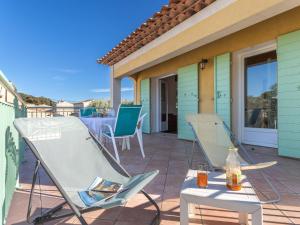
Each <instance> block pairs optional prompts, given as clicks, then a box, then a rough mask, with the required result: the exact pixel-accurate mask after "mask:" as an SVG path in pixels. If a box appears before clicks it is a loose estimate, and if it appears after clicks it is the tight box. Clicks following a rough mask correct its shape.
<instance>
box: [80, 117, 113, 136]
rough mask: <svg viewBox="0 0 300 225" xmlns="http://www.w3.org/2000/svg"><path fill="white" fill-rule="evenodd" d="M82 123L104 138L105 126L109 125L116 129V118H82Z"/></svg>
mask: <svg viewBox="0 0 300 225" xmlns="http://www.w3.org/2000/svg"><path fill="white" fill-rule="evenodd" d="M80 119H81V121H82V122H83V123H84V124H85V125H86V126H87V128H88V129H89V130H90V131H91V132H92V133H93V134H94V135H95V136H96V137H97V138H101V137H102V129H103V124H109V125H111V126H112V127H114V124H115V120H116V118H115V117H80Z"/></svg>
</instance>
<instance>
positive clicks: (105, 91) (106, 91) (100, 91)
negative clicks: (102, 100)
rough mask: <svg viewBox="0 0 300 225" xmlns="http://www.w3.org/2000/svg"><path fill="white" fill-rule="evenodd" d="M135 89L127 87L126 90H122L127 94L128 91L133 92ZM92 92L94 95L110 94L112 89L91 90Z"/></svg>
mask: <svg viewBox="0 0 300 225" xmlns="http://www.w3.org/2000/svg"><path fill="white" fill-rule="evenodd" d="M133 90H134V88H131V87H125V88H121V92H126V91H133ZM90 91H91V92H94V93H109V92H110V89H109V88H96V89H91V90H90Z"/></svg>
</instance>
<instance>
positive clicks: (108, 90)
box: [90, 88, 110, 93]
mask: <svg viewBox="0 0 300 225" xmlns="http://www.w3.org/2000/svg"><path fill="white" fill-rule="evenodd" d="M90 91H91V92H94V93H109V92H110V89H109V88H99V89H91V90H90Z"/></svg>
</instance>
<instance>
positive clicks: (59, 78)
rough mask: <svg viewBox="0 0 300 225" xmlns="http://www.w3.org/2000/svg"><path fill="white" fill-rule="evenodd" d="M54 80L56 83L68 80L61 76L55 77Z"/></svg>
mask: <svg viewBox="0 0 300 225" xmlns="http://www.w3.org/2000/svg"><path fill="white" fill-rule="evenodd" d="M52 79H53V80H56V81H64V80H66V78H65V77H63V76H59V75H55V76H53V77H52Z"/></svg>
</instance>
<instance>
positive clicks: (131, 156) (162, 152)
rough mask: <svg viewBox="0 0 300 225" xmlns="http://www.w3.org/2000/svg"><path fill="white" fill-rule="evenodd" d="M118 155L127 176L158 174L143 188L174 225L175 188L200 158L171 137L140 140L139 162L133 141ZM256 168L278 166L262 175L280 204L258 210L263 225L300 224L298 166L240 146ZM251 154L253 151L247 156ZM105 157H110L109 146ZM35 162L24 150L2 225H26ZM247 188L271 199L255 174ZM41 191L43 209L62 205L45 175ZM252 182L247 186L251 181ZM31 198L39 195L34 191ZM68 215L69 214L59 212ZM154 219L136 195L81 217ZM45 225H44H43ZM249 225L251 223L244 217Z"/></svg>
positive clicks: (211, 221) (224, 216)
mask: <svg viewBox="0 0 300 225" xmlns="http://www.w3.org/2000/svg"><path fill="white" fill-rule="evenodd" d="M118 147H119V150H120V151H119V153H120V158H121V164H122V165H123V166H124V167H125V169H127V170H128V172H129V173H130V174H132V175H135V174H139V173H143V172H146V171H152V170H156V169H159V170H160V173H159V175H158V176H157V177H156V178H155V180H154V181H153V182H151V183H150V184H149V185H147V186H146V187H145V191H147V192H148V193H149V194H150V196H151V197H152V198H154V199H155V200H156V201H157V203H158V206H159V207H160V208H161V223H160V224H162V225H177V224H178V225H179V215H180V214H179V212H180V211H179V210H180V208H179V193H180V187H181V184H182V182H183V180H184V178H185V175H186V172H187V170H188V168H189V163H191V164H192V168H197V166H198V165H199V164H202V163H205V157H204V155H203V153H201V151H200V149H199V147H198V146H197V145H196V146H195V150H194V153H193V155H191V152H192V142H189V141H182V140H177V139H176V135H173V134H151V135H144V149H145V154H146V158H145V159H142V157H141V153H140V150H139V145H138V143H137V140H136V138H134V139H131V150H130V151H121V147H120V146H118ZM245 147H246V149H247V151H248V153H249V154H250V155H251V156H252V157H253V158H254V160H255V161H256V162H264V161H273V160H276V161H278V164H277V165H276V166H273V167H271V168H268V169H265V170H264V171H265V173H266V174H267V176H268V177H269V178H270V180H271V182H272V183H273V185H274V186H275V187H277V189H278V191H279V192H280V193H281V201H280V202H279V203H276V204H275V205H274V204H266V205H264V206H263V207H264V219H265V220H264V225H267V224H272V225H275V224H285V225H286V224H291V223H295V224H300V221H299V220H300V216H299V215H300V173H299V171H300V163H299V160H294V159H288V158H283V157H278V156H277V151H276V149H272V148H263V147H257V146H249V145H246V146H245ZM252 149H254V150H252ZM109 151H111V153H112V154H113V155H114V153H113V149H112V146H111V145H109ZM34 162H35V158H34V156H33V155H32V154H31V152H30V151H29V150H28V151H26V152H25V155H24V161H23V162H22V164H21V168H20V189H21V191H16V192H15V194H14V197H13V201H12V204H11V209H10V211H9V215H8V218H7V224H9V225H10V224H16V225H23V224H24V225H27V223H26V222H25V217H26V210H27V203H28V197H29V193H28V192H29V190H30V188H31V179H32V172H33V169H34ZM246 174H247V176H249V179H250V181H251V182H252V184H253V186H255V188H257V189H258V190H259V196H261V198H262V200H264V199H263V198H265V197H266V198H272V197H273V196H274V193H273V192H272V190H271V189H270V187H269V186H268V184H267V183H266V182H265V181H264V180H263V178H262V176H261V175H260V174H259V173H257V171H247V173H246ZM40 178H41V189H42V191H43V197H42V199H43V207H45V208H51V207H53V206H55V205H56V204H58V203H59V202H61V201H62V199H61V198H59V196H60V194H59V192H58V190H57V189H56V188H55V186H54V185H53V184H52V182H51V181H50V179H49V178H48V177H47V175H46V173H45V172H44V171H43V170H41V171H40ZM251 179H253V180H251ZM35 192H36V193H38V192H39V187H38V186H36V188H35ZM39 204H40V203H39V195H35V198H34V207H33V212H34V213H35V214H38V213H39V210H40V205H39ZM195 207H196V208H195V210H194V212H195V215H194V216H193V217H191V218H190V223H189V225H191V224H192V225H194V224H207V225H233V224H238V220H237V215H238V214H237V213H236V212H229V211H226V210H223V209H218V208H214V207H207V206H200V207H199V206H195ZM64 210H69V209H64ZM154 214H155V208H154V207H153V206H152V205H151V204H149V202H148V201H147V199H146V198H145V197H144V196H143V195H142V194H138V195H136V196H134V197H133V198H132V199H130V200H129V201H128V202H127V203H126V207H118V208H113V209H109V210H97V211H94V212H89V213H87V214H85V215H84V217H85V218H86V220H87V221H88V223H89V224H92V225H97V224H99V225H113V224H114V225H129V224H130V225H143V224H149V222H150V221H151V219H152V218H153V216H154ZM47 224H49V225H51V224H79V222H78V220H77V219H76V218H74V217H71V218H66V219H65V220H59V221H53V222H51V223H47ZM47 224H45V225H47ZM250 224H251V217H250Z"/></svg>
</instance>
